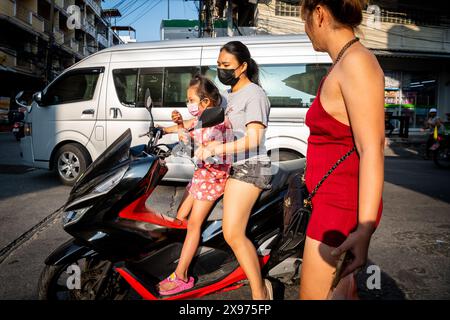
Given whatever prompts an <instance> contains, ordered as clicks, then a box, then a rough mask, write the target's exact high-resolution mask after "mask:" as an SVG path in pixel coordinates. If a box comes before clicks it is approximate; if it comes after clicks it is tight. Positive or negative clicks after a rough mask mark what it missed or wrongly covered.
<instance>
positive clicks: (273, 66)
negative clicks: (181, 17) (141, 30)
mask: <svg viewBox="0 0 450 320" xmlns="http://www.w3.org/2000/svg"><path fill="white" fill-rule="evenodd" d="M231 40H239V41H242V42H243V43H245V44H246V45H247V46H248V48H249V50H250V52H251V54H252V57H253V58H254V59H255V60H256V62H257V63H258V64H259V66H260V82H261V86H262V87H263V88H264V90H265V91H266V92H267V95H268V96H269V99H270V102H271V111H270V119H269V127H268V130H267V133H266V138H267V140H266V147H267V150H269V152H270V153H271V156H272V157H274V158H277V157H279V159H280V161H283V160H288V159H293V158H299V157H303V156H304V155H305V154H306V143H307V137H308V134H309V131H308V128H307V127H306V126H305V124H304V120H305V114H306V111H307V109H308V107H309V105H310V104H311V102H312V100H313V98H314V97H315V94H316V91H317V88H318V85H319V82H320V79H321V78H322V77H323V75H325V73H326V71H327V68H328V67H329V65H330V63H331V60H330V58H329V57H328V56H327V55H325V54H322V53H317V52H315V51H314V50H313V48H312V45H311V43H310V41H309V39H308V38H307V37H306V35H305V36H258V37H238V38H233V39H230V38H203V39H186V40H173V41H156V42H140V43H132V44H125V45H118V46H114V47H111V48H107V49H104V50H102V51H100V52H97V53H95V54H93V55H91V56H89V57H87V58H85V59H83V60H82V61H80V62H78V63H76V64H74V65H73V66H71V67H70V68H69V69H67V70H66V71H65V72H64V73H62V74H61V75H60V76H59V77H58V78H56V79H55V80H54V81H53V82H51V83H50V84H49V85H48V86H47V87H46V88H45V89H44V90H43V91H42V92H38V93H36V94H35V95H34V101H33V103H32V105H31V106H29V107H28V109H29V113H28V114H27V117H26V119H25V121H26V125H25V132H26V136H25V137H24V138H22V140H21V149H22V157H23V159H24V162H25V163H26V164H28V165H31V166H33V167H38V168H46V169H55V170H56V171H57V172H58V174H59V177H60V178H61V180H62V182H63V183H65V184H69V185H70V184H72V183H74V181H75V180H76V178H77V177H78V176H79V174H80V172H82V171H83V170H85V168H86V167H87V166H88V165H89V164H90V163H91V162H92V161H93V160H95V159H96V158H97V157H98V156H99V155H100V154H101V153H102V152H103V151H104V150H105V148H106V147H107V146H109V145H110V144H111V143H112V142H113V141H114V140H115V139H116V138H117V137H119V136H120V135H121V134H122V133H123V132H124V131H125V130H126V129H127V128H130V129H131V131H132V135H133V142H132V144H133V145H136V144H142V143H146V142H147V141H146V139H147V137H141V138H139V135H140V134H142V133H145V132H146V131H147V129H148V125H149V120H150V116H149V113H148V112H147V110H146V109H145V108H144V104H143V102H144V101H143V100H144V93H145V89H146V88H150V90H151V96H152V98H153V103H154V108H153V115H154V119H155V123H157V124H159V125H163V126H166V125H172V121H171V112H172V110H174V109H177V110H179V111H180V112H181V114H182V115H183V117H184V119H189V118H190V117H191V116H190V115H189V113H188V111H187V108H186V104H185V101H186V89H187V86H188V83H189V81H190V79H191V77H192V76H193V75H194V74H196V73H198V72H201V73H203V74H206V75H207V76H209V77H210V78H211V79H213V80H214V81H215V83H216V84H217V85H218V87H219V88H220V89H221V90H224V89H225V87H224V86H223V85H222V84H221V83H220V82H219V81H218V79H217V76H216V61H217V57H218V55H219V50H220V47H221V46H222V45H224V44H225V43H226V42H228V41H231ZM176 139H177V135H175V134H171V135H166V136H164V137H163V139H162V140H161V142H162V143H171V142H175V141H176ZM275 160H276V159H275ZM167 162H168V167H169V172H168V173H167V175H166V177H165V179H166V180H176V181H187V180H189V179H190V178H191V177H192V172H193V165H192V163H191V162H190V161H188V160H187V159H180V158H176V159H175V158H168V159H167Z"/></svg>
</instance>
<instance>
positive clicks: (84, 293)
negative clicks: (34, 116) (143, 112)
mask: <svg viewBox="0 0 450 320" xmlns="http://www.w3.org/2000/svg"><path fill="white" fill-rule="evenodd" d="M145 101H146V103H145V105H146V107H147V109H148V111H149V112H150V116H151V124H150V129H149V132H148V133H147V134H146V135H148V137H149V142H148V144H147V145H139V146H135V147H132V148H130V145H131V140H132V139H131V132H130V130H129V129H128V130H127V131H125V132H124V133H123V134H122V135H121V136H120V137H119V138H118V139H117V140H116V141H115V142H114V143H113V144H112V145H111V146H109V147H108V148H107V149H106V150H105V152H104V153H103V154H102V155H101V156H100V157H99V158H98V159H96V160H95V161H94V162H93V163H92V164H91V165H90V166H89V167H88V169H87V170H86V172H85V173H84V174H82V175H81V176H80V177H79V178H78V180H77V182H76V183H75V185H74V186H73V188H72V190H71V192H70V196H69V198H68V200H67V202H66V204H65V205H64V206H63V207H62V208H60V209H59V211H60V214H62V215H63V224H64V230H65V231H66V232H68V233H69V234H70V235H72V236H73V238H72V239H71V240H69V241H68V242H66V243H64V244H63V245H61V246H60V247H59V248H58V249H56V250H55V251H54V252H53V253H52V254H51V255H50V256H49V257H48V258H47V259H46V261H45V264H46V265H45V267H44V270H43V271H42V274H41V277H40V279H39V284H38V295H39V298H40V299H64V300H65V299H69V300H72V299H74V300H79V299H89V300H91V299H104V300H112V299H125V298H127V297H129V296H128V294H129V291H130V288H133V289H134V290H135V291H136V292H137V293H138V294H139V295H140V296H141V297H142V298H144V299H166V300H171V299H191V298H195V297H201V296H204V295H207V294H211V293H213V292H220V291H229V290H234V289H237V288H239V287H241V286H242V285H244V284H245V281H246V276H245V273H244V272H243V270H242V268H241V267H240V266H239V263H238V262H237V260H236V258H235V256H234V254H233V252H232V251H231V249H230V247H229V246H228V245H227V243H226V242H225V240H224V237H223V234H222V226H221V224H222V199H221V198H220V199H218V200H217V203H216V204H215V206H214V207H213V209H212V210H211V213H210V214H209V216H208V218H207V221H205V223H204V225H203V228H202V236H201V240H200V245H199V249H198V251H197V254H196V256H195V257H194V260H193V262H192V264H191V270H189V274H191V275H193V276H194V278H195V286H194V287H193V288H192V289H190V290H188V291H185V292H182V293H178V294H176V295H172V296H165V297H161V296H159V295H158V292H157V290H156V289H155V285H156V284H157V283H158V282H159V281H161V280H162V279H164V278H165V277H167V276H168V274H169V273H170V272H172V271H173V270H175V268H176V265H177V262H178V259H179V257H180V252H181V248H182V245H183V241H184V238H185V235H186V224H185V223H179V221H178V220H176V219H175V216H176V210H175V209H173V210H171V207H172V206H173V204H170V203H167V201H161V200H160V199H161V198H164V197H163V196H161V195H163V193H164V190H162V189H161V186H160V181H161V179H162V178H163V177H164V175H165V174H166V172H167V170H168V169H167V166H166V163H165V160H164V159H165V158H167V157H168V156H170V155H172V154H174V153H175V151H176V150H177V148H178V146H179V145H178V144H172V145H166V144H158V140H159V138H160V137H161V129H159V128H155V127H154V126H153V117H152V113H151V106H152V103H151V97H150V94H149V90H148V89H147V92H146V98H145ZM223 119H224V114H223V109H222V108H209V109H206V110H205V111H204V112H203V113H202V115H201V117H200V121H199V123H200V124H201V126H202V127H211V126H214V125H216V124H218V123H220V122H222V121H223ZM178 151H179V150H178ZM178 151H177V152H178ZM303 168H304V160H302V159H299V160H291V161H285V162H279V163H276V162H274V163H273V172H274V173H275V175H274V177H273V179H272V182H271V184H272V189H270V190H266V191H264V192H262V193H261V195H260V197H259V199H258V200H257V202H256V204H255V205H254V207H253V209H252V214H251V216H250V220H249V223H248V229H247V235H248V237H249V238H250V239H251V241H252V242H253V243H254V245H255V247H256V248H257V252H258V255H259V258H260V263H261V266H262V273H263V276H264V277H272V278H274V279H279V280H281V281H282V282H286V283H289V282H290V281H293V279H294V278H295V277H297V276H298V270H299V266H300V264H301V256H302V251H303V245H304V241H300V242H298V243H297V244H296V246H295V247H294V248H290V249H291V250H290V251H289V253H286V252H287V251H286V252H285V253H284V254H281V251H280V250H281V249H280V250H279V248H280V247H282V245H283V244H282V243H281V240H280V239H281V234H282V230H283V198H284V195H285V194H286V192H287V187H288V183H287V181H288V179H289V178H290V177H291V176H293V175H294V174H297V173H298V172H301V171H302V170H303ZM237 201H238V200H237ZM306 224H307V221H304V225H305V226H306ZM305 228H306V227H305Z"/></svg>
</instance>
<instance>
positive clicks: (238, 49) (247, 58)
mask: <svg viewBox="0 0 450 320" xmlns="http://www.w3.org/2000/svg"><path fill="white" fill-rule="evenodd" d="M222 50H225V51H226V52H228V53H230V54H232V55H233V56H235V57H236V60H237V61H238V62H239V64H242V63H244V62H246V63H247V71H246V72H245V73H246V75H247V78H249V79H250V81H251V82H253V83H256V84H257V85H259V67H258V64H257V63H256V61H255V60H253V59H252V57H251V55H250V51H249V50H248V48H247V46H246V45H245V44H243V43H242V42H240V41H230V42H228V43H227V44H225V45H224V46H223V47H222V48H220V51H222Z"/></svg>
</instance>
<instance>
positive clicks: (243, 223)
mask: <svg viewBox="0 0 450 320" xmlns="http://www.w3.org/2000/svg"><path fill="white" fill-rule="evenodd" d="M261 191H262V190H261V189H259V188H257V187H256V186H254V185H253V184H250V183H246V182H242V181H239V180H236V179H233V178H229V179H228V180H227V184H226V185H225V193H224V197H223V210H224V212H223V221H222V230H223V235H224V237H225V240H226V242H227V243H228V245H229V246H230V247H231V249H232V250H233V252H234V254H235V256H236V258H237V260H238V262H239V264H240V266H241V267H242V269H243V270H244V272H245V274H246V276H247V278H248V280H249V282H250V287H251V290H252V297H253V299H255V300H257V299H266V298H267V292H266V289H265V285H264V282H263V279H262V276H261V267H260V265H259V260H258V255H257V254H256V249H255V247H254V246H253V243H252V242H251V241H250V240H249V239H248V238H247V236H246V235H245V230H246V228H247V223H248V219H249V217H250V212H251V209H252V207H253V205H254V204H255V202H256V200H257V198H258V196H259V194H260V193H261ZM244 194H245V197H243V196H242V195H244Z"/></svg>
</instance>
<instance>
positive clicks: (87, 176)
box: [72, 129, 132, 192]
mask: <svg viewBox="0 0 450 320" xmlns="http://www.w3.org/2000/svg"><path fill="white" fill-rule="evenodd" d="M131 140H132V137H131V130H130V129H127V130H126V131H125V132H124V133H122V135H121V136H120V137H119V138H117V139H116V141H114V142H113V143H112V144H111V145H110V146H109V147H108V148H107V149H106V150H105V151H104V152H103V153H102V154H101V155H100V156H99V157H98V158H97V159H96V160H95V161H94V162H92V163H91V165H90V166H89V167H88V168H87V169H86V171H85V172H84V174H81V175H80V177H79V178H78V180H77V182H76V183H75V185H74V186H73V188H72V192H74V191H75V190H77V188H78V187H79V186H82V185H83V184H84V183H86V182H87V181H90V180H92V179H93V178H95V177H97V176H99V175H101V174H103V173H105V172H108V171H109V169H111V168H112V167H114V166H116V165H117V164H119V163H120V162H122V161H123V160H124V159H128V158H129V150H130V146H131Z"/></svg>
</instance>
